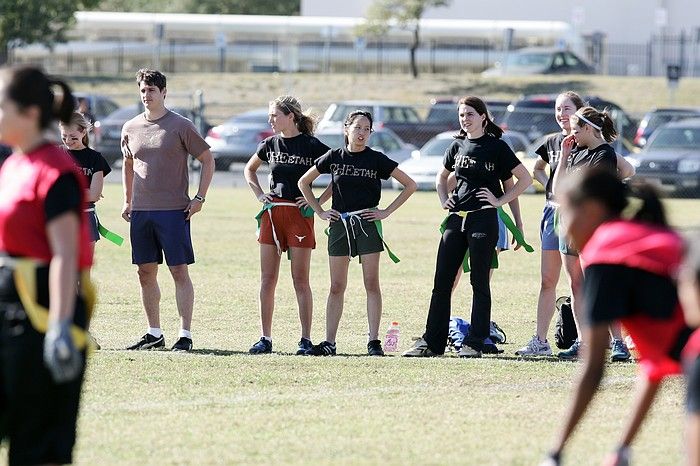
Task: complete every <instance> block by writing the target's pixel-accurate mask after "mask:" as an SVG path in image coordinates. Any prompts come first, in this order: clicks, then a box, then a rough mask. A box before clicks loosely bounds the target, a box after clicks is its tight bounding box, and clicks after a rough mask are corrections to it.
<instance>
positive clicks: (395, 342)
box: [384, 322, 401, 353]
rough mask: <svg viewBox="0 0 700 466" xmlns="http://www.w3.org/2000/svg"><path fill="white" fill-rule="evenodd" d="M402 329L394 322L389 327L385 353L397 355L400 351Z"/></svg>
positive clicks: (385, 341) (385, 340)
mask: <svg viewBox="0 0 700 466" xmlns="http://www.w3.org/2000/svg"><path fill="white" fill-rule="evenodd" d="M400 331H401V328H400V327H399V323H398V322H392V323H391V325H390V326H389V330H387V331H386V338H385V339H384V351H386V352H390V353H395V352H396V351H398V350H399V333H400Z"/></svg>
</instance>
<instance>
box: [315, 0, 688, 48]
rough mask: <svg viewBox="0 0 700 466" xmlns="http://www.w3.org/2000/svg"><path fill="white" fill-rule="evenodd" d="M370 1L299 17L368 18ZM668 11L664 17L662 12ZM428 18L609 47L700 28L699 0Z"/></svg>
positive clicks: (482, 7) (320, 7)
mask: <svg viewBox="0 0 700 466" xmlns="http://www.w3.org/2000/svg"><path fill="white" fill-rule="evenodd" d="M371 3H372V0H354V1H352V2H347V1H342V0H302V1H301V14H302V15H309V16H364V15H365V12H366V10H367V7H368V6H369V5H370V4H371ZM662 11H665V14H664V13H661V12H662ZM425 17H426V18H449V19H458V18H459V19H491V20H494V19H498V20H544V21H548V20H549V21H566V22H568V23H571V24H572V26H574V27H575V28H576V30H577V32H579V33H580V34H591V33H593V32H603V33H604V34H606V36H607V39H608V42H615V43H641V42H646V41H647V40H648V39H649V37H650V36H651V35H652V34H656V33H659V32H660V31H662V30H664V31H665V32H667V33H670V34H680V32H681V31H685V32H686V33H688V34H693V33H694V29H695V28H700V1H698V0H585V1H584V0H576V1H574V0H526V1H522V0H452V3H451V5H450V6H449V7H443V8H436V9H431V10H429V11H428V12H427V13H426V15H425Z"/></svg>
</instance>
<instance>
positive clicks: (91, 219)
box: [85, 207, 100, 241]
mask: <svg viewBox="0 0 700 466" xmlns="http://www.w3.org/2000/svg"><path fill="white" fill-rule="evenodd" d="M91 209H92V210H87V211H85V217H86V220H87V222H88V229H89V230H90V241H99V240H100V230H99V229H98V228H97V225H98V224H99V221H98V220H97V212H95V208H94V207H92V208H91Z"/></svg>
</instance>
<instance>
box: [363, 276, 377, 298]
mask: <svg viewBox="0 0 700 466" xmlns="http://www.w3.org/2000/svg"><path fill="white" fill-rule="evenodd" d="M364 284H365V291H367V293H368V294H370V293H374V294H379V293H381V288H380V286H379V277H378V276H372V277H365V278H364Z"/></svg>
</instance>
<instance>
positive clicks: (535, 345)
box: [515, 335, 552, 356]
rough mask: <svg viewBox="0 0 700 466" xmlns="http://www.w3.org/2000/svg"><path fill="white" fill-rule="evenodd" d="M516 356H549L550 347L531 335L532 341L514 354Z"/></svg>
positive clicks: (545, 342) (550, 353)
mask: <svg viewBox="0 0 700 466" xmlns="http://www.w3.org/2000/svg"><path fill="white" fill-rule="evenodd" d="M515 355H516V356H551V355H552V347H551V346H549V343H548V342H547V341H542V340H540V337H538V336H537V335H533V336H532V339H531V340H530V341H529V342H528V343H527V345H525V346H524V347H522V348H520V349H519V350H518V351H516V352H515Z"/></svg>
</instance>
